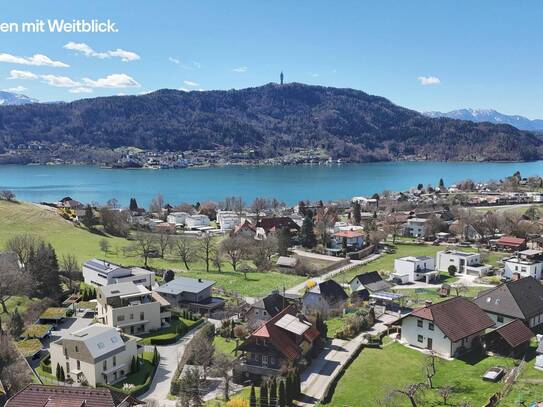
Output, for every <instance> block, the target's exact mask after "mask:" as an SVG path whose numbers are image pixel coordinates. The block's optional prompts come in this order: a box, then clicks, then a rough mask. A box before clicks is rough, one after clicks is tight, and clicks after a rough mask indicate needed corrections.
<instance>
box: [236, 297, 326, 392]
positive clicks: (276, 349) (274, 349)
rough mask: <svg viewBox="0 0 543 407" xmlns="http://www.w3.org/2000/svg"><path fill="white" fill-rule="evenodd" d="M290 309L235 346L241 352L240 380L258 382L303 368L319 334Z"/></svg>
mask: <svg viewBox="0 0 543 407" xmlns="http://www.w3.org/2000/svg"><path fill="white" fill-rule="evenodd" d="M295 312H296V310H295V308H294V307H292V306H289V307H287V308H285V309H284V310H282V311H281V312H279V313H278V314H276V315H275V316H274V317H273V318H271V319H270V320H268V321H267V322H265V323H264V324H263V325H262V326H260V327H259V328H257V329H256V330H255V331H253V332H252V333H251V334H250V335H249V337H248V338H247V339H246V340H245V341H244V342H243V343H242V344H241V345H239V346H238V347H237V350H238V351H241V352H242V355H241V357H240V365H239V373H240V376H241V377H242V378H243V380H242V381H249V380H250V381H255V382H258V381H260V379H261V378H263V377H273V376H279V375H280V374H281V368H283V367H284V366H289V365H294V366H296V365H297V366H300V367H303V366H304V365H305V364H307V363H308V361H307V360H306V358H307V357H308V354H309V353H310V352H311V350H312V349H313V347H314V346H315V344H316V341H317V339H318V338H319V336H320V334H319V331H318V330H317V329H316V327H315V325H314V324H311V323H310V322H309V321H308V320H307V319H306V318H305V317H304V316H303V315H298V316H297V315H296V314H295Z"/></svg>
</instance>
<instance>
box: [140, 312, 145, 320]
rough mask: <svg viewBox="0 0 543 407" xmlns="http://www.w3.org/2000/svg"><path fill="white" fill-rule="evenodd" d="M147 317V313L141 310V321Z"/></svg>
mask: <svg viewBox="0 0 543 407" xmlns="http://www.w3.org/2000/svg"><path fill="white" fill-rule="evenodd" d="M144 319H145V313H144V312H140V321H143V320H144Z"/></svg>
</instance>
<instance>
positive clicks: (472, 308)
mask: <svg viewBox="0 0 543 407" xmlns="http://www.w3.org/2000/svg"><path fill="white" fill-rule="evenodd" d="M399 324H400V325H401V327H402V331H401V341H402V342H403V343H405V344H407V345H409V346H412V347H415V348H420V349H426V350H428V351H432V352H435V353H437V354H439V355H440V356H443V357H456V356H459V355H461V354H463V353H465V352H468V351H469V350H471V349H473V348H476V347H477V346H481V347H482V346H483V335H484V334H485V332H486V330H487V329H488V328H490V327H492V326H494V321H493V320H492V319H490V317H489V316H488V315H487V314H486V313H485V312H484V311H483V310H482V309H481V308H479V307H478V306H477V305H476V304H475V303H473V302H472V301H470V300H468V299H467V298H464V297H452V298H450V299H448V300H445V301H442V302H440V303H437V304H428V305H425V306H424V307H420V308H417V309H415V310H413V311H412V312H411V313H409V314H407V315H406V316H405V317H403V318H402V319H401V320H400V321H399Z"/></svg>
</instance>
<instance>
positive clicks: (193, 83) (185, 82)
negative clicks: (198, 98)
mask: <svg viewBox="0 0 543 407" xmlns="http://www.w3.org/2000/svg"><path fill="white" fill-rule="evenodd" d="M183 83H184V84H185V85H187V86H191V87H193V88H195V87H196V86H200V85H199V84H198V83H196V82H193V81H183Z"/></svg>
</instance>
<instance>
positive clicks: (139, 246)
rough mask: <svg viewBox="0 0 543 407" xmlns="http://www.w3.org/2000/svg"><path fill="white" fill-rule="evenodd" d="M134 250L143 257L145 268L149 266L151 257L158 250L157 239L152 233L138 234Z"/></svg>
mask: <svg viewBox="0 0 543 407" xmlns="http://www.w3.org/2000/svg"><path fill="white" fill-rule="evenodd" d="M132 250H133V251H134V252H135V253H137V254H138V255H139V256H141V257H143V264H144V265H145V267H148V266H149V257H151V255H152V254H153V252H154V251H155V250H156V246H155V238H154V237H153V235H151V234H150V233H143V232H138V233H137V234H136V236H135V241H134V245H133V246H132Z"/></svg>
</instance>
